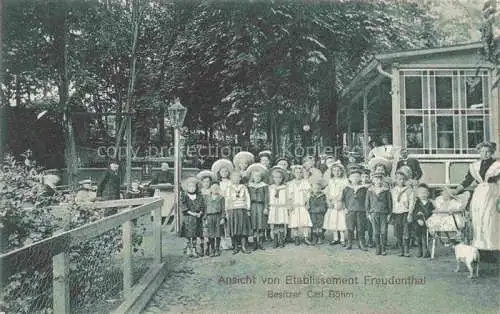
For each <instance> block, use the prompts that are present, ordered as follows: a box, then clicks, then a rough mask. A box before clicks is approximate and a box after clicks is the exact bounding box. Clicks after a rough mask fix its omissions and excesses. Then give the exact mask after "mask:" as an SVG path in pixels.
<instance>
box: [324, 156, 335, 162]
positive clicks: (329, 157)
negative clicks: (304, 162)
mask: <svg viewBox="0 0 500 314" xmlns="http://www.w3.org/2000/svg"><path fill="white" fill-rule="evenodd" d="M327 160H333V161H335V156H333V155H326V156H325V161H327Z"/></svg>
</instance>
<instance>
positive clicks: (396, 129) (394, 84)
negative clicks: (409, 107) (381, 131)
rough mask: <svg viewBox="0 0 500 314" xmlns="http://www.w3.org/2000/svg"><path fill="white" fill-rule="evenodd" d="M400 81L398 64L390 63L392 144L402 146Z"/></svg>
mask: <svg viewBox="0 0 500 314" xmlns="http://www.w3.org/2000/svg"><path fill="white" fill-rule="evenodd" d="M400 86H401V85H400V82H399V66H398V65H397V64H393V65H392V81H391V94H392V145H393V146H395V147H403V146H402V141H403V140H405V139H402V138H401V133H402V132H401V113H400V108H401V104H400V97H401V95H400V92H399V89H400Z"/></svg>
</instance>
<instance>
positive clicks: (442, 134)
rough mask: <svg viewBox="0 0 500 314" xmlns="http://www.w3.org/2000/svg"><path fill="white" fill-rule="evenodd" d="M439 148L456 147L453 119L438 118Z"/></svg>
mask: <svg viewBox="0 0 500 314" xmlns="http://www.w3.org/2000/svg"><path fill="white" fill-rule="evenodd" d="M437 140H438V148H453V147H454V128H453V117H437Z"/></svg>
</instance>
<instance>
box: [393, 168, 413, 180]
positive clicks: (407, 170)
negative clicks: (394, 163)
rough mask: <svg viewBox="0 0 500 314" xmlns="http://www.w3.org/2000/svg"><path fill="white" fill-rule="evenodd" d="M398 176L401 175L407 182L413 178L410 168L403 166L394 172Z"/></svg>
mask: <svg viewBox="0 0 500 314" xmlns="http://www.w3.org/2000/svg"><path fill="white" fill-rule="evenodd" d="M396 173H398V174H402V175H403V176H405V178H406V180H409V179H411V178H412V177H413V172H412V171H411V168H410V167H408V166H403V167H401V168H399V169H398V171H396Z"/></svg>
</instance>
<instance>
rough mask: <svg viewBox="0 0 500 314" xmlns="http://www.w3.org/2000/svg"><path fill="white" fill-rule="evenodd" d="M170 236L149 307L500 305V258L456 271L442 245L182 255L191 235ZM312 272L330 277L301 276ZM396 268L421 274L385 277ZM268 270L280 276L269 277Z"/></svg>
mask: <svg viewBox="0 0 500 314" xmlns="http://www.w3.org/2000/svg"><path fill="white" fill-rule="evenodd" d="M167 237H168V238H167V239H166V241H165V243H166V244H165V245H166V252H168V253H167V259H168V262H169V275H168V277H167V279H166V280H165V282H164V283H163V285H162V287H161V288H160V289H159V290H158V291H157V293H156V295H155V296H154V297H153V298H152V300H151V301H150V303H149V305H148V307H147V308H146V309H145V311H144V313H148V314H152V313H331V312H337V313H498V312H499V310H498V309H499V308H500V294H499V292H500V280H499V279H500V277H499V265H498V264H496V263H491V262H489V263H484V262H483V263H481V265H480V270H479V271H480V277H479V278H476V279H468V278H467V273H466V271H465V269H464V268H462V271H461V272H460V273H458V274H457V273H454V272H453V270H454V268H455V261H454V257H453V255H452V252H451V248H444V247H440V248H439V251H438V256H437V257H436V259H434V260H432V261H431V260H429V259H422V258H416V257H410V258H408V257H399V256H396V252H395V250H392V252H390V255H388V256H376V255H375V253H374V251H373V249H371V250H370V251H369V252H363V251H360V250H358V249H353V250H352V251H346V250H345V249H343V248H341V247H340V246H329V245H322V246H315V247H307V246H300V247H296V246H295V245H293V244H289V245H288V246H287V247H285V248H282V249H273V248H267V249H266V250H265V251H258V252H253V253H252V254H249V255H244V254H238V255H232V254H231V251H224V252H223V254H222V256H220V257H215V258H210V257H203V258H197V259H188V258H184V257H182V248H183V243H184V242H183V240H182V239H177V238H175V237H173V236H171V235H168V236H167ZM268 246H269V244H268ZM412 251H413V253H415V252H416V248H414V249H413V250H412ZM309 275H312V276H314V277H315V278H318V277H321V278H323V279H324V280H327V279H328V282H326V284H325V283H314V284H304V283H299V282H298V281H297V280H301V278H303V277H304V276H306V277H308V276H309ZM393 276H394V277H395V278H408V277H409V276H410V277H411V276H413V278H414V279H410V280H407V281H406V282H404V281H400V282H399V284H383V282H384V281H381V280H384V279H387V280H389V279H391V278H392V277H393ZM247 277H248V278H247ZM293 277H296V278H297V279H295V280H296V282H295V284H294V283H293ZM265 278H271V279H272V280H268V281H267V282H266V283H264V280H265ZM423 278H425V279H424V280H425V281H424V282H423V283H422V282H420V283H417V282H416V281H415V280H422V279H423ZM287 280H289V282H287ZM342 280H343V282H342ZM355 280H357V284H356V283H355V282H354V281H355ZM377 280H379V284H377ZM409 281H411V282H410V284H408V283H409ZM385 282H387V281H385ZM270 291H271V292H270Z"/></svg>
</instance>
